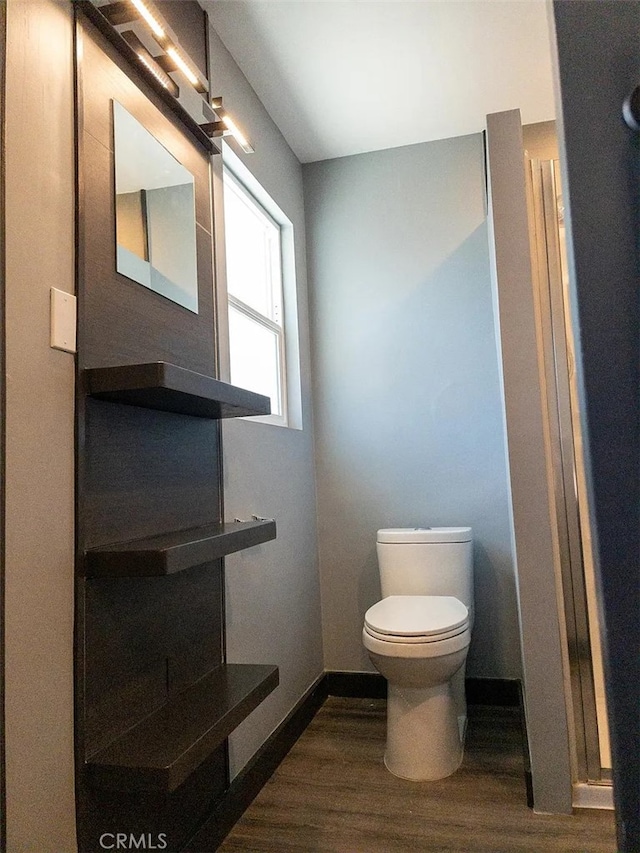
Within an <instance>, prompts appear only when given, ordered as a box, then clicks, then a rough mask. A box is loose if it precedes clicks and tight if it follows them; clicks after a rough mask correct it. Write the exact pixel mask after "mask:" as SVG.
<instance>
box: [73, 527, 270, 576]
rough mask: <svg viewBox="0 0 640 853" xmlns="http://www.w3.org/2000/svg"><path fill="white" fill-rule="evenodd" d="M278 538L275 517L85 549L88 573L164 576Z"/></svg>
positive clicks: (91, 574) (95, 574)
mask: <svg viewBox="0 0 640 853" xmlns="http://www.w3.org/2000/svg"><path fill="white" fill-rule="evenodd" d="M275 538H276V523H275V521H273V520H272V519H265V520H261V521H239V522H232V523H227V524H209V525H207V526H206V527H192V528H189V529H188V530H177V531H175V532H173V533H162V534H159V535H158V536H150V537H148V538H145V539H136V540H133V541H130V542H118V543H116V544H113V545H102V546H100V547H99V548H92V549H90V550H88V551H87V552H86V553H85V575H86V577H90V578H100V577H102V578H104V577H111V578H113V577H161V576H163V575H171V574H174V573H175V572H181V571H184V570H185V569H190V568H192V567H193V566H199V565H201V564H202V563H208V562H210V561H211V560H218V559H220V558H221V557H225V556H226V555H227V554H233V553H234V552H235V551H242V550H243V549H245V548H251V547H252V546H253V545H259V544H260V543H261V542H268V541H269V540H271V539H275Z"/></svg>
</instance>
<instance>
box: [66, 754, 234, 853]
mask: <svg viewBox="0 0 640 853" xmlns="http://www.w3.org/2000/svg"><path fill="white" fill-rule="evenodd" d="M225 769H226V751H225V748H224V746H221V747H219V748H218V749H217V750H216V751H215V752H214V753H212V755H211V756H210V758H209V759H208V760H207V761H205V762H204V763H203V764H201V765H200V767H198V768H197V769H196V770H195V771H194V772H193V773H192V774H191V776H189V778H188V779H187V780H186V781H185V782H184V784H183V785H180V787H179V788H177V790H175V791H174V792H172V793H171V794H158V793H153V792H140V791H139V792H136V794H135V795H134V796H132V795H131V793H129V792H122V791H106V790H99V789H93V790H92V789H91V788H90V786H89V781H88V778H86V777H87V776H88V772H87V768H86V767H84V765H83V766H82V767H81V768H80V770H79V771H78V782H79V784H80V785H81V786H85V787H87V788H88V789H90V790H92V796H91V799H84V800H81V802H80V803H79V806H80V814H79V817H80V825H81V827H82V830H83V831H82V834H81V836H80V838H79V840H78V848H79V853H102V851H104V849H105V844H108V843H114V841H113V839H112V838H111V837H109V836H107V837H106V838H103V843H102V844H101V843H100V838H101V836H102V835H103V833H114V832H121V833H124V834H125V835H126V836H127V837H128V836H129V835H130V834H132V835H133V836H134V837H135V839H136V840H138V839H139V838H140V836H141V835H142V836H144V838H145V844H146V849H147V850H149V849H151V850H152V849H154V848H153V847H152V846H151V844H154V845H155V849H156V850H165V853H178V851H180V850H182V849H183V847H184V845H185V843H186V842H187V840H188V839H189V837H190V836H191V835H193V828H194V826H198V825H200V824H201V823H202V822H203V821H204V820H205V819H206V818H207V816H208V815H209V814H210V813H211V811H212V810H213V808H214V807H215V804H216V802H218V801H219V799H220V797H221V795H222V793H223V790H224V779H225ZM138 849H143V848H138ZM200 853H204V851H200Z"/></svg>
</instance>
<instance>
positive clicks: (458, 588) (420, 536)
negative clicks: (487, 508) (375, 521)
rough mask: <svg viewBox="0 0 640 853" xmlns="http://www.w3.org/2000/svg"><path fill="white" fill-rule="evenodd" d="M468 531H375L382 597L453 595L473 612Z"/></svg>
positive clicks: (448, 529) (469, 537) (467, 529)
mask: <svg viewBox="0 0 640 853" xmlns="http://www.w3.org/2000/svg"><path fill="white" fill-rule="evenodd" d="M471 548H472V542H471V528H470V527H412V528H397V527H396V528H387V529H385V530H378V536H377V545H376V549H377V552H378V566H379V568H380V585H381V587H382V597H383V598H387V596H389V595H453V596H454V597H455V598H457V599H459V600H460V601H462V603H463V604H466V606H467V607H468V608H469V611H470V612H471V613H472V612H473V563H472V558H471Z"/></svg>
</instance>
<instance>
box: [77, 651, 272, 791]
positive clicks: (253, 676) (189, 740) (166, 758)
mask: <svg viewBox="0 0 640 853" xmlns="http://www.w3.org/2000/svg"><path fill="white" fill-rule="evenodd" d="M277 685H278V669H277V667H275V666H264V665H250V664H249V665H243V664H227V665H223V666H220V667H218V668H217V669H215V670H214V671H213V672H211V673H209V674H207V675H206V676H204V677H203V678H201V679H200V680H199V681H198V682H197V683H196V684H194V685H192V686H191V687H189V688H188V689H186V690H184V691H183V692H182V693H180V694H179V695H177V696H175V697H173V698H172V699H171V700H170V701H169V702H167V703H166V704H165V705H163V706H162V707H161V708H160V709H159V710H158V711H157V712H155V713H153V714H151V715H149V716H148V717H145V719H144V720H142V721H141V722H140V723H139V724H138V725H137V726H135V727H134V728H132V729H130V730H129V731H128V732H127V733H126V734H125V735H123V736H122V737H121V738H119V739H118V740H116V741H114V742H113V743H111V744H109V746H107V747H106V748H105V749H103V750H101V751H100V752H98V753H96V754H94V755H91V756H90V757H89V758H88V760H87V766H88V771H89V778H90V780H91V783H92V784H94V785H96V786H97V787H102V788H111V789H114V790H126V791H162V792H171V791H174V790H175V789H176V788H177V787H178V786H179V785H181V784H182V782H184V781H185V779H186V778H187V777H188V776H189V775H190V774H191V773H192V772H193V771H194V770H195V768H196V767H198V766H199V765H200V764H201V763H202V762H203V761H204V760H205V759H206V758H208V756H209V755H210V754H211V753H212V752H213V750H214V749H215V748H216V747H217V746H218V745H219V744H220V742H221V741H222V740H223V739H224V738H226V737H227V735H228V734H230V733H231V732H232V731H233V729H235V728H236V727H237V726H238V725H239V724H240V723H241V722H242V720H244V719H245V718H246V717H247V716H248V715H249V714H250V713H251V711H253V710H254V708H256V707H257V705H258V704H259V703H260V702H261V701H262V700H263V699H264V698H265V697H266V696H268V694H269V693H271V691H272V690H274V689H275V688H276V687H277Z"/></svg>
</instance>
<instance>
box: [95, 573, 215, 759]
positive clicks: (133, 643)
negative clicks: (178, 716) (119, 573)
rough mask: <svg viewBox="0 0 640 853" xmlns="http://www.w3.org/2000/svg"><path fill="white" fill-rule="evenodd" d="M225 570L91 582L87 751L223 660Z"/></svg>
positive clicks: (142, 716)
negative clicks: (222, 624) (223, 580)
mask: <svg viewBox="0 0 640 853" xmlns="http://www.w3.org/2000/svg"><path fill="white" fill-rule="evenodd" d="M220 577H221V573H220V565H219V564H217V565H216V564H207V565H204V566H200V567H198V568H197V569H191V570H189V571H188V572H183V573H180V574H177V575H172V576H170V577H166V578H119V579H116V580H106V579H93V580H91V581H89V582H87V585H86V637H85V645H86V649H85V666H86V679H85V692H86V695H85V708H86V710H85V738H86V747H85V754H87V755H88V754H91V753H92V752H95V751H97V750H98V749H101V748H103V747H104V746H105V745H106V744H107V743H109V741H110V740H112V739H114V738H115V737H117V736H119V735H121V734H122V733H123V732H124V731H126V730H127V729H128V728H130V727H131V726H133V725H135V724H137V723H139V722H140V720H142V719H143V718H144V717H145V716H146V715H147V714H149V713H150V712H151V711H153V710H154V709H155V708H158V707H160V706H161V705H162V704H163V703H164V702H166V700H167V698H168V697H169V696H171V695H173V694H175V693H177V692H179V691H180V690H183V689H184V688H185V687H186V686H188V685H189V684H192V683H194V682H195V681H197V680H198V679H199V678H201V677H202V676H203V675H204V674H205V673H207V672H209V671H210V670H211V669H212V668H213V667H215V666H216V665H217V664H218V663H220V661H221V659H222V626H221V620H220V613H221V606H222V590H221V584H220Z"/></svg>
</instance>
